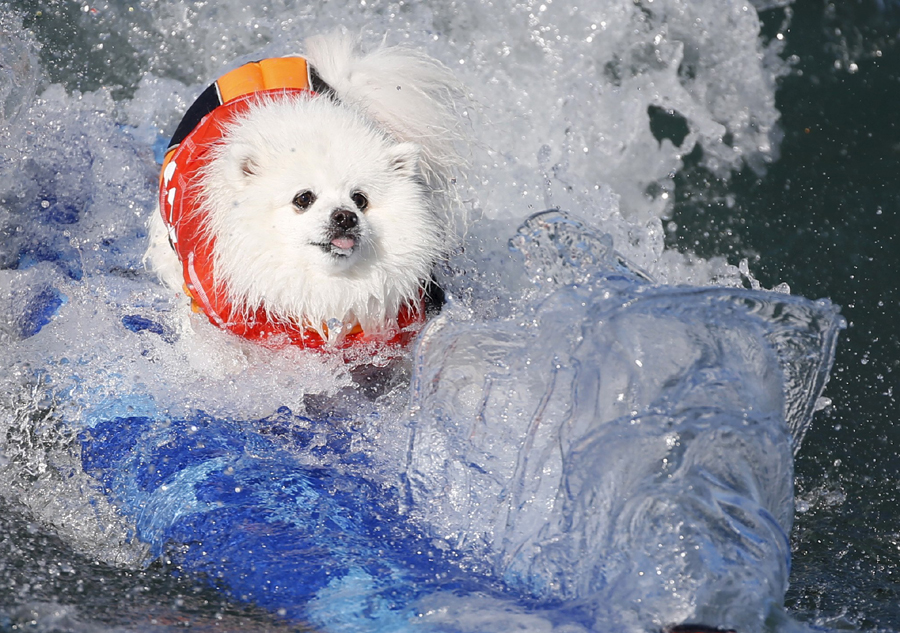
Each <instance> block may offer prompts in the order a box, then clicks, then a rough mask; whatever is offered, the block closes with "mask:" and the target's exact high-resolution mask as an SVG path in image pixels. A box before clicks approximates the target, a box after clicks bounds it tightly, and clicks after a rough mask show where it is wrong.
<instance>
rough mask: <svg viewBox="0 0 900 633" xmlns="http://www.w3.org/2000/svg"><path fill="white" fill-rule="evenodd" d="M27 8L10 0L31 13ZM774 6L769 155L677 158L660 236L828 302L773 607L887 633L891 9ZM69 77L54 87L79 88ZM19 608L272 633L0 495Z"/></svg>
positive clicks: (891, 523)
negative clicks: (831, 352) (781, 600)
mask: <svg viewBox="0 0 900 633" xmlns="http://www.w3.org/2000/svg"><path fill="white" fill-rule="evenodd" d="M33 4H34V3H32V2H30V1H27V0H23V1H22V2H14V3H13V6H15V7H17V8H19V9H23V10H24V11H23V12H25V13H28V12H29V10H30V13H31V14H32V15H33V14H34V6H33ZM46 4H48V5H49V4H53V5H54V7H55V8H60V7H68V8H69V9H71V10H72V15H68V16H67V14H66V13H65V11H62V12H56V13H55V15H56V17H54V18H50V17H45V19H44V20H43V21H41V20H36V21H32V22H29V23H27V24H26V26H28V27H29V28H32V29H33V30H34V31H35V32H36V35H37V37H38V39H39V40H41V41H42V43H43V44H44V48H43V50H42V63H43V65H44V67H45V69H46V70H47V71H48V73H49V75H50V77H51V79H53V80H58V78H62V77H67V78H68V81H67V83H71V82H72V81H76V83H77V81H78V79H77V78H78V77H87V75H86V74H85V73H79V72H78V68H74V67H71V65H72V64H74V63H89V62H90V52H89V50H87V49H86V50H84V51H80V53H82V54H79V51H78V50H73V48H75V49H77V48H78V46H79V44H78V41H79V38H78V37H77V28H78V27H77V24H78V20H79V19H80V18H79V15H78V13H79V11H80V5H79V4H77V3H63V4H59V3H54V2H48V3H46ZM786 12H789V13H791V16H790V28H789V30H787V31H784V33H785V35H786V39H787V49H786V52H785V54H786V55H787V56H791V55H795V56H797V63H796V65H795V72H794V73H792V74H791V75H790V76H788V77H785V78H783V79H782V80H781V84H780V89H779V91H778V108H779V110H780V112H781V113H782V126H783V129H784V132H785V138H784V141H783V143H782V145H781V158H780V159H779V161H778V162H776V163H775V164H774V165H773V166H772V167H771V168H770V170H769V172H768V173H767V174H766V175H765V176H763V177H760V176H759V175H758V174H754V173H752V172H750V171H749V170H747V171H746V172H744V173H741V174H738V175H736V176H735V177H734V178H732V179H731V180H730V181H729V182H727V183H723V182H718V181H716V180H715V179H713V178H710V177H709V175H708V174H705V173H704V172H703V171H702V170H701V169H699V168H698V167H697V166H696V164H695V163H692V162H691V161H689V165H688V166H687V167H686V168H685V169H684V170H682V172H681V173H680V174H679V175H678V176H677V202H676V207H675V212H674V217H673V222H674V225H675V226H677V229H675V230H674V231H672V232H670V234H669V242H670V245H671V246H674V247H678V248H682V249H689V250H693V251H695V252H697V253H699V254H701V255H704V256H710V255H715V254H722V255H727V256H728V257H729V259H730V260H731V261H732V263H736V262H737V261H738V259H739V258H740V257H749V258H750V262H751V270H752V271H753V273H754V274H755V275H756V276H757V277H758V278H759V279H760V280H761V281H762V283H763V285H765V286H767V287H771V286H773V285H775V284H776V283H779V282H787V283H789V284H790V286H791V290H792V292H793V293H795V294H801V295H805V296H808V297H813V298H815V297H830V298H831V299H832V300H833V301H834V302H836V303H838V304H840V305H841V306H843V314H844V315H845V317H846V318H847V321H848V323H849V327H848V329H847V330H846V331H845V332H844V333H843V336H842V337H841V340H840V344H839V350H838V358H837V362H836V365H835V369H834V373H833V377H832V380H831V382H830V384H829V385H828V388H827V390H826V396H828V397H829V398H831V399H832V401H833V403H832V405H831V406H830V407H829V408H828V409H827V410H826V411H824V412H823V413H820V414H819V415H818V416H817V418H816V421H815V423H814V425H813V427H812V429H811V430H810V432H809V433H808V435H807V436H806V440H805V442H804V444H803V447H802V449H801V451H800V453H799V455H798V459H797V495H798V515H797V520H796V527H795V530H794V533H793V546H794V548H793V549H794V559H793V574H792V585H791V589H790V591H789V593H788V606H789V608H790V609H791V611H792V613H793V615H794V616H795V617H798V618H799V619H802V620H806V621H810V622H817V623H819V624H820V625H824V626H827V627H829V628H831V627H833V628H837V629H849V630H867V631H868V630H886V631H898V630H900V455H898V447H900V427H898V426H897V425H895V424H894V421H895V419H896V417H897V402H896V397H897V392H898V391H900V385H898V377H900V325H898V323H900V319H898V317H897V314H898V309H900V305H898V302H900V296H898V290H897V285H898V277H900V250H898V246H900V46H898V43H897V40H898V37H900V4H898V3H897V2H896V0H884V1H883V2H881V3H879V2H876V0H859V1H857V0H844V1H842V2H833V3H829V2H823V0H799V1H798V2H796V3H794V4H793V5H792V6H791V7H790V8H789V9H772V10H769V11H765V12H763V13H762V15H761V17H762V18H763V21H764V34H765V35H766V36H767V37H774V36H775V35H776V33H777V32H779V30H780V29H781V26H782V25H783V23H784V20H785V17H786ZM48 15H53V13H52V12H48ZM58 42H67V44H66V45H65V47H63V46H60V45H59V44H58ZM54 43H57V44H56V45H55V44H54ZM108 46H111V47H116V46H121V47H123V50H121V51H120V52H121V53H122V55H121V57H120V58H121V59H122V60H123V63H122V64H121V65H119V66H118V67H117V68H115V69H110V72H111V73H112V74H113V76H110V77H106V76H104V77H103V78H102V80H103V81H104V82H107V83H118V84H120V85H122V86H128V85H133V84H134V81H135V80H136V79H137V78H138V76H139V72H140V68H139V67H138V66H139V63H138V62H136V61H135V62H134V63H133V64H132V63H131V62H129V55H128V51H127V50H125V48H126V47H127V46H128V45H127V42H125V40H124V39H122V40H121V41H119V40H117V39H116V36H115V35H114V34H113V37H112V39H111V41H109V42H108ZM107 54H108V52H107ZM131 59H132V61H134V59H133V58H131ZM76 60H77V61H76ZM851 64H855V67H851ZM94 77H96V75H94ZM85 81H86V82H87V83H86V84H85V85H71V86H70V87H71V88H78V89H83V90H90V89H93V88H95V87H96V86H94V85H89V84H90V83H91V81H90V80H88V79H85ZM694 158H696V156H695V157H694ZM36 602H46V603H54V604H63V605H65V604H74V605H78V611H79V613H80V616H76V617H78V618H79V619H80V621H81V623H80V624H79V622H78V621H77V620H72V619H71V617H70V619H69V620H66V619H65V618H63V620H61V623H60V627H59V630H75V629H77V628H78V627H80V626H82V625H83V624H84V619H85V618H86V619H87V620H88V622H89V624H88V625H86V628H84V630H94V629H95V627H96V626H97V625H99V624H100V623H104V624H112V625H115V624H126V625H129V627H132V626H134V625H135V614H143V615H141V616H139V617H138V618H137V619H138V620H139V621H143V622H145V623H149V622H150V621H151V619H152V618H153V617H157V614H158V617H159V618H160V619H161V620H160V621H161V622H166V623H168V624H170V625H172V626H175V627H177V626H179V625H180V623H182V622H183V621H187V620H190V621H192V623H193V625H194V628H195V629H197V628H200V629H203V628H206V627H212V626H214V625H217V624H218V625H222V624H223V623H225V624H226V628H237V627H245V628H246V627H250V626H262V627H265V628H268V627H274V626H276V625H274V624H273V623H272V622H271V621H269V619H268V618H267V616H265V615H263V614H259V613H254V612H251V611H249V610H248V609H247V608H246V607H243V606H229V605H228V604H227V603H225V602H223V600H222V598H221V597H220V596H219V595H218V594H216V593H215V592H212V591H210V590H207V589H201V588H199V587H194V586H193V585H191V584H190V583H186V582H184V581H180V580H178V579H174V578H172V576H171V575H170V574H169V573H168V572H167V571H166V570H162V569H158V568H151V569H150V570H148V571H146V572H122V571H118V570H114V569H112V568H107V567H105V566H102V565H97V564H96V563H94V562H92V561H90V560H87V559H84V558H83V557H81V556H79V555H78V554H76V553H74V552H72V551H71V550H70V549H69V548H68V547H67V546H66V545H65V544H64V543H62V542H61V541H59V540H58V539H56V538H54V537H52V536H49V535H47V534H46V532H45V531H44V530H42V528H39V527H37V526H34V525H32V524H30V523H29V522H28V521H27V520H26V519H25V518H23V517H22V516H21V515H20V514H18V513H17V512H16V511H15V509H13V508H10V507H8V506H7V504H6V503H5V502H2V501H0V630H13V628H14V627H16V630H20V629H19V627H22V626H25V628H27V622H28V620H29V619H30V616H29V609H31V608H33V605H34V604H35V603H36ZM23 605H32V606H29V607H28V608H23ZM176 613H177V614H180V615H178V617H181V618H184V620H183V621H180V620H179V619H178V617H176V616H175V614H176ZM217 616H218V617H222V618H224V620H221V619H219V620H217V619H216V618H217ZM232 618H235V619H232ZM229 622H230V624H231V627H228V626H227V624H228V623H229Z"/></svg>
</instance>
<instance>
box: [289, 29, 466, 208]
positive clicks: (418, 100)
mask: <svg viewBox="0 0 900 633" xmlns="http://www.w3.org/2000/svg"><path fill="white" fill-rule="evenodd" d="M305 50H306V57H307V59H309V61H310V62H311V63H312V64H313V66H314V67H315V68H316V70H317V71H318V73H319V74H320V75H321V76H322V78H323V79H324V80H325V81H326V82H328V84H329V85H330V86H331V87H332V88H334V90H335V92H336V93H337V95H338V98H339V99H341V101H343V102H345V103H347V104H348V105H352V106H355V107H357V108H359V109H361V110H362V111H363V112H365V113H366V114H367V115H368V116H369V117H371V118H372V119H374V120H375V121H377V122H378V123H379V124H381V125H382V126H384V127H385V128H386V129H387V131H388V132H390V133H391V134H392V135H393V136H394V137H395V138H396V139H397V140H398V141H410V142H413V143H416V144H418V145H419V146H420V147H421V148H422V175H423V176H424V178H425V182H426V184H427V185H428V187H429V189H431V190H432V191H435V192H438V193H440V194H443V197H444V198H446V202H447V203H448V204H453V203H454V202H455V200H454V195H455V194H454V192H455V188H454V187H453V182H454V176H455V175H456V173H457V172H458V171H459V170H461V169H462V168H463V167H464V165H465V161H464V160H463V159H462V157H461V155H460V152H459V151H458V148H459V146H460V145H461V144H462V143H464V142H465V139H466V136H467V135H466V134H465V133H464V132H463V131H462V130H463V128H462V125H461V116H460V112H459V108H460V106H461V104H463V103H464V102H465V91H464V89H463V86H462V84H461V83H459V82H458V81H457V79H456V78H455V77H454V76H453V74H452V73H451V72H450V70H449V69H448V68H447V67H446V66H444V65H443V64H441V63H440V62H438V61H437V60H435V59H432V58H431V57H428V56H427V55H425V54H423V53H419V52H416V51H413V50H410V49H407V48H403V47H389V46H381V47H379V48H377V49H375V50H374V51H372V52H370V53H367V54H361V53H360V52H359V50H358V48H357V40H356V38H354V37H353V36H351V35H349V34H345V33H339V32H338V33H331V34H328V35H321V36H316V37H313V38H310V39H309V40H307V41H306V46H305ZM447 210H448V211H449V209H447ZM448 219H450V218H448Z"/></svg>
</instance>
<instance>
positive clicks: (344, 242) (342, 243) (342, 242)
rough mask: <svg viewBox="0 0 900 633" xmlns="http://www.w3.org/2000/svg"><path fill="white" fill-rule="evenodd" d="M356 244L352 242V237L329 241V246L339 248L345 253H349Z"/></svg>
mask: <svg viewBox="0 0 900 633" xmlns="http://www.w3.org/2000/svg"><path fill="white" fill-rule="evenodd" d="M355 244H356V242H354V241H353V238H352V237H336V238H334V239H333V240H331V245H332V246H334V247H335V248H340V249H342V250H345V251H349V250H350V249H351V248H353V246H354V245H355Z"/></svg>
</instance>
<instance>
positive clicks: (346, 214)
mask: <svg viewBox="0 0 900 633" xmlns="http://www.w3.org/2000/svg"><path fill="white" fill-rule="evenodd" d="M331 223H332V224H334V225H335V226H337V227H340V228H342V229H343V230H345V231H349V230H350V229H352V228H354V227H355V226H356V225H357V224H358V223H359V218H357V217H356V213H355V212H353V211H350V210H349V209H336V210H335V211H334V212H333V213H332V214H331Z"/></svg>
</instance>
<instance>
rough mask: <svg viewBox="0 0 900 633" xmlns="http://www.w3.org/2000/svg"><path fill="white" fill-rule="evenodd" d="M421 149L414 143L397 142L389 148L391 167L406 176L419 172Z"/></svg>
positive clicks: (409, 176) (412, 175) (413, 175)
mask: <svg viewBox="0 0 900 633" xmlns="http://www.w3.org/2000/svg"><path fill="white" fill-rule="evenodd" d="M421 156H422V149H421V148H420V147H419V146H418V145H416V144H415V143H398V144H397V145H394V146H393V147H391V149H390V150H389V157H390V165H391V169H392V170H393V171H395V172H397V173H398V174H401V175H403V176H406V177H407V178H415V177H416V176H418V174H419V160H420V158H421Z"/></svg>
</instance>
